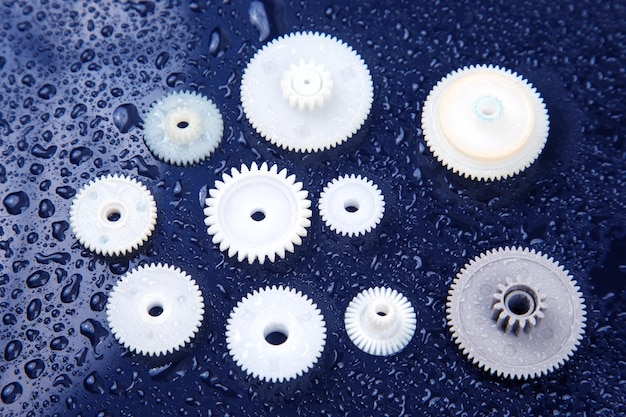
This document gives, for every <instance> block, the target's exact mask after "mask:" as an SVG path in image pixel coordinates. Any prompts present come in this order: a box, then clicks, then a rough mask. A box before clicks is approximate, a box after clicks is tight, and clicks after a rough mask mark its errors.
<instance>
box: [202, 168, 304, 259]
mask: <svg viewBox="0 0 626 417" xmlns="http://www.w3.org/2000/svg"><path fill="white" fill-rule="evenodd" d="M307 196H308V192H307V191H305V190H303V189H302V183H301V182H296V177H295V175H288V174H287V170H286V169H282V170H281V171H278V167H277V166H276V165H272V167H268V165H267V164H266V163H263V164H262V165H261V167H259V166H258V165H257V164H256V163H254V162H253V163H252V165H251V166H250V167H247V166H246V165H245V164H244V165H242V166H241V168H240V170H237V169H236V168H232V169H231V171H230V174H224V175H223V176H222V180H221V181H219V180H218V181H215V187H214V188H213V189H211V190H210V191H209V198H207V199H206V206H207V207H206V208H205V209H204V214H205V216H206V218H205V220H204V223H205V224H206V225H207V226H208V233H209V234H210V235H212V236H213V243H215V244H218V245H219V248H220V250H221V251H226V252H227V253H228V256H229V257H233V256H235V255H237V260H238V261H239V262H241V261H243V260H244V259H247V260H248V262H249V263H250V264H251V263H253V262H254V261H258V262H259V263H260V264H263V263H264V262H265V260H266V259H268V260H269V261H270V262H274V261H275V259H276V256H277V255H278V257H279V258H284V257H285V254H286V252H293V251H294V249H295V246H296V245H301V244H302V238H303V237H304V236H306V235H307V228H308V227H309V226H310V225H311V220H310V219H311V209H310V207H311V201H310V200H309V199H308V198H307Z"/></svg>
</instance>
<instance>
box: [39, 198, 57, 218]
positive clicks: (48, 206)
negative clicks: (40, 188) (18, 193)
mask: <svg viewBox="0 0 626 417" xmlns="http://www.w3.org/2000/svg"><path fill="white" fill-rule="evenodd" d="M55 210H56V208H55V207H54V204H52V201H50V200H48V199H47V198H44V199H43V200H41V201H40V202H39V217H41V218H42V219H47V218H48V217H52V216H53V215H54V212H55Z"/></svg>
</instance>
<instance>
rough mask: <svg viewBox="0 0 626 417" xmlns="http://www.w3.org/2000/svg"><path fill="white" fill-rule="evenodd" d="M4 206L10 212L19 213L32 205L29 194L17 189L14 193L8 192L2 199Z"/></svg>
mask: <svg viewBox="0 0 626 417" xmlns="http://www.w3.org/2000/svg"><path fill="white" fill-rule="evenodd" d="M2 204H4V208H5V209H6V210H7V212H8V213H9V214H13V215H14V216H15V215H18V214H21V213H23V212H25V211H26V210H27V209H28V206H29V205H30V200H29V199H28V194H26V193H25V192H24V191H16V192H14V193H10V194H7V195H6V197H4V200H3V201H2Z"/></svg>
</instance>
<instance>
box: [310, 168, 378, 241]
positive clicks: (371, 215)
mask: <svg viewBox="0 0 626 417" xmlns="http://www.w3.org/2000/svg"><path fill="white" fill-rule="evenodd" d="M319 211H320V215H321V216H322V220H324V222H325V223H326V225H327V226H328V227H329V228H330V230H333V231H335V232H337V233H339V234H341V235H343V236H346V235H347V236H349V237H352V236H360V235H365V234H366V233H369V232H370V231H372V230H373V229H374V228H376V226H377V225H378V224H379V223H380V220H381V219H382V217H383V214H384V212H385V198H384V197H383V194H382V192H381V191H380V189H379V188H378V186H377V185H376V184H374V182H373V181H372V180H368V179H367V178H366V177H361V175H358V176H355V175H354V174H352V175H349V176H348V175H344V176H341V177H339V178H335V179H333V180H332V181H330V182H329V183H328V184H327V185H326V186H325V187H324V190H323V191H322V193H321V194H320V199H319Z"/></svg>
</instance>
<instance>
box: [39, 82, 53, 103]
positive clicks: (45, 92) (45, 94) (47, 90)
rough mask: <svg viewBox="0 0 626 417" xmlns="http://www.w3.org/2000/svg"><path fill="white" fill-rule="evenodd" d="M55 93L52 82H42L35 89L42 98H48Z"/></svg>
mask: <svg viewBox="0 0 626 417" xmlns="http://www.w3.org/2000/svg"><path fill="white" fill-rule="evenodd" d="M56 93H57V89H56V87H55V86H53V85H52V84H44V85H42V86H41V88H39V90H38V91H37V95H38V96H39V97H41V98H42V99H44V100H50V99H51V98H52V97H54V96H55V95H56Z"/></svg>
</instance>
